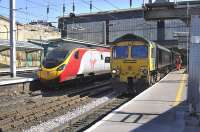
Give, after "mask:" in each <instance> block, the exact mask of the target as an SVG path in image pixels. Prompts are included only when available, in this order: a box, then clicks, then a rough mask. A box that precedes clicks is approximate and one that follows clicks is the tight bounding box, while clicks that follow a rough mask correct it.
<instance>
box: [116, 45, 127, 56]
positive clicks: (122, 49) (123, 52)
mask: <svg viewBox="0 0 200 132" xmlns="http://www.w3.org/2000/svg"><path fill="white" fill-rule="evenodd" d="M112 57H113V58H114V59H123V58H128V46H115V47H113V51H112Z"/></svg>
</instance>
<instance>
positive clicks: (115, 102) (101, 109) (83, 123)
mask: <svg viewBox="0 0 200 132" xmlns="http://www.w3.org/2000/svg"><path fill="white" fill-rule="evenodd" d="M130 99H132V97H130V96H123V95H121V96H119V97H116V98H113V99H112V100H110V101H108V102H106V103H103V104H102V105H100V106H98V107H95V108H94V109H92V110H91V111H89V112H87V113H86V114H83V115H81V116H79V117H77V118H75V119H73V120H70V121H69V122H67V123H65V124H63V125H61V126H59V127H57V128H55V129H53V130H52V132H58V131H59V132H69V131H70V132H75V131H76V132H77V131H84V130H85V129H87V128H89V127H90V126H91V125H93V124H94V123H96V122H97V121H99V120H100V119H102V118H103V117H104V116H105V115H107V114H108V113H109V112H111V111H112V110H114V109H116V108H118V107H119V106H121V105H122V104H124V103H126V102H127V101H129V100H130Z"/></svg>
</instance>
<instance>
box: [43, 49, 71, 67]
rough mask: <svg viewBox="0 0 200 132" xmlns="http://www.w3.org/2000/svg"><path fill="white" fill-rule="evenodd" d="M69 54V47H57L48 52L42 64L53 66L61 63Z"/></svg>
mask: <svg viewBox="0 0 200 132" xmlns="http://www.w3.org/2000/svg"><path fill="white" fill-rule="evenodd" d="M68 54H69V50H67V49H62V48H55V49H53V50H50V51H49V52H48V53H47V55H46V57H45V59H44V60H43V62H42V64H43V66H44V67H45V68H53V67H55V66H58V65H60V64H61V63H62V62H63V61H64V60H65V58H66V57H67V56H68Z"/></svg>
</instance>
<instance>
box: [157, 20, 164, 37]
mask: <svg viewBox="0 0 200 132" xmlns="http://www.w3.org/2000/svg"><path fill="white" fill-rule="evenodd" d="M157 40H158V41H163V40H165V22H164V20H161V21H158V22H157Z"/></svg>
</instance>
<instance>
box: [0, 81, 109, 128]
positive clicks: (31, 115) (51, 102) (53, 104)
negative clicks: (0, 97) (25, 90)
mask: <svg viewBox="0 0 200 132" xmlns="http://www.w3.org/2000/svg"><path fill="white" fill-rule="evenodd" d="M109 85H110V83H109V82H108V81H106V82H103V83H102V82H101V83H100V84H96V85H95V86H89V87H83V88H80V89H74V90H73V89H71V90H69V91H65V92H67V94H66V95H65V93H63V95H62V96H58V97H52V95H49V97H47V98H46V99H44V100H35V101H30V102H27V103H26V104H24V105H22V106H21V107H20V106H18V107H17V108H14V109H8V110H6V108H4V110H1V113H0V131H22V130H23V129H27V128H29V127H31V126H33V125H36V124H39V123H41V122H44V121H47V120H49V119H52V118H54V117H56V116H58V115H62V114H64V113H66V111H70V110H71V109H74V108H76V107H77V106H81V105H84V104H86V103H88V102H90V101H91V100H92V98H91V97H95V96H99V95H100V94H102V93H104V92H108V91H112V89H111V87H110V86H109ZM51 94H52V93H51ZM46 96H48V95H47V94H46Z"/></svg>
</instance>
